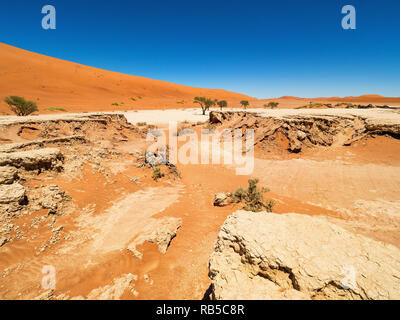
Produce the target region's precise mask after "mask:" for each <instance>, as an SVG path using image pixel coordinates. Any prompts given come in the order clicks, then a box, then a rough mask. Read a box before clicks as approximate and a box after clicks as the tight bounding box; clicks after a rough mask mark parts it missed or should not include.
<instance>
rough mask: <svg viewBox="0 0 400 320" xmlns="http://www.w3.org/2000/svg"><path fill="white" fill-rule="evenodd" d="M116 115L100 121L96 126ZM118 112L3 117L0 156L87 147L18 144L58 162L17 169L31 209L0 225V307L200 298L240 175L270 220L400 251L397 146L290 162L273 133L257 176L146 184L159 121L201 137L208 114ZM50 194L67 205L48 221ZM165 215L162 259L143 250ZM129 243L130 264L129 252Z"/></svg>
mask: <svg viewBox="0 0 400 320" xmlns="http://www.w3.org/2000/svg"><path fill="white" fill-rule="evenodd" d="M257 110H258V112H259V113H260V115H262V116H267V117H274V118H277V119H279V118H285V117H288V116H292V117H293V116H299V115H303V116H307V115H314V116H318V115H322V116H340V117H344V118H346V117H348V116H354V117H364V118H369V119H373V121H375V122H377V123H378V122H379V121H386V122H393V123H397V124H400V113H399V112H398V110H377V109H367V110H354V109H324V110H294V109H287V110H268V111H261V112H260V109H254V110H252V109H249V110H247V112H251V111H257ZM224 111H229V110H224ZM118 115H119V114H118V113H108V114H107V113H104V114H102V115H101V117H100V118H101V119H102V118H103V117H107V116H118ZM124 115H125V117H126V119H127V121H128V122H126V123H125V122H124V120H123V119H119V118H118V119H114V118H112V119H111V120H107V121H109V122H107V124H104V123H103V122H102V121H97V120H96V121H94V120H95V119H96V116H95V115H92V114H90V113H83V114H61V115H41V116H31V117H27V118H24V119H23V120H22V119H21V118H17V117H2V118H0V127H1V129H0V143H1V145H0V147H3V148H5V146H7V145H10V143H25V142H29V141H37V140H40V139H54V138H57V137H63V136H66V137H70V136H73V135H81V136H83V137H84V139H85V142H82V141H76V142H74V141H72V140H71V141H67V142H66V143H65V142H60V141H54V142H52V141H51V140H49V141H46V142H42V143H41V144H40V145H34V146H18V147H17V148H19V149H20V150H21V151H24V150H32V149H40V148H43V147H46V148H50V147H51V148H58V149H59V150H60V151H61V152H62V153H63V155H64V163H63V165H62V166H63V168H62V170H61V171H56V170H51V169H49V170H36V169H35V170H23V169H21V168H19V169H18V175H19V183H20V184H21V185H23V186H24V188H25V190H26V195H27V198H28V200H29V203H28V204H25V205H22V208H19V209H18V210H17V211H15V212H11V211H10V213H8V214H7V217H6V218H3V219H2V220H1V221H0V224H1V226H0V227H1V228H2V229H1V231H2V234H0V238H1V236H2V235H3V237H4V238H5V239H7V240H6V242H5V243H4V244H3V245H2V246H0V298H2V299H33V298H38V297H39V298H51V299H71V298H72V299H81V298H89V299H96V298H120V299H201V298H203V296H204V294H205V292H206V290H207V288H208V287H209V285H210V279H209V278H208V260H209V257H210V254H211V252H212V251H213V247H214V243H215V240H216V237H217V234H218V232H219V229H220V227H221V225H222V224H223V222H224V220H225V219H226V217H227V216H228V215H230V214H231V213H232V212H234V211H235V210H237V209H240V208H241V207H240V205H239V204H235V205H230V206H226V207H215V206H214V205H213V200H214V196H215V194H216V193H218V192H227V191H232V190H235V189H237V188H238V187H240V186H243V187H246V186H247V180H248V179H249V178H259V179H260V183H259V184H260V186H265V187H268V188H269V189H270V192H268V193H266V194H265V197H266V198H267V199H273V200H274V201H275V203H276V205H275V207H274V209H273V211H274V212H275V213H290V212H295V213H300V214H305V215H318V216H323V217H325V218H326V219H328V220H329V221H332V222H334V223H336V224H338V225H340V226H342V227H344V228H346V229H348V230H352V231H353V232H356V233H360V234H363V235H365V236H367V237H370V238H372V239H375V240H380V241H383V242H386V243H390V244H392V245H394V246H396V247H399V248H400V232H399V231H400V216H399V212H400V198H399V195H398V190H399V189H400V143H399V140H398V139H397V138H396V137H393V136H390V135H376V136H366V137H365V138H362V139H359V140H358V141H355V142H354V143H351V145H348V146H343V145H340V144H337V145H335V144H333V145H331V146H316V147H312V148H311V147H310V148H303V149H302V151H301V152H299V153H291V152H289V151H288V150H287V141H286V140H285V139H284V138H282V137H279V136H276V137H275V138H274V140H273V143H272V144H268V143H266V142H265V141H261V142H259V143H258V144H257V145H256V149H255V169H254V172H253V173H252V174H251V175H249V176H239V175H236V173H235V167H234V166H232V165H210V164H209V165H204V164H186V165H183V164H178V165H177V169H178V170H179V172H180V177H179V176H177V175H175V174H173V173H171V172H168V171H165V174H166V175H165V177H163V178H161V179H160V180H158V181H154V180H153V179H152V170H151V169H150V168H147V167H146V166H144V167H140V166H138V163H139V164H140V159H141V158H140V157H141V156H142V155H143V151H144V150H145V149H146V146H148V144H149V142H147V141H146V133H147V131H148V130H149V129H151V128H152V127H151V126H150V125H157V126H158V128H159V129H165V130H167V129H168V126H167V124H168V121H170V120H174V121H178V122H180V124H179V127H180V128H181V129H183V128H189V129H193V130H194V131H196V132H199V130H201V129H202V128H205V127H207V125H208V124H207V121H208V118H209V115H208V113H207V115H206V116H203V115H202V114H201V112H200V110H199V109H185V110H142V111H141V110H138V111H132V112H127V113H124ZM78 120H79V121H78ZM216 128H217V129H218V126H217V127H216ZM3 152H5V151H4V150H3ZM163 170H167V169H166V168H163ZM48 185H57V186H58V187H59V188H60V189H61V190H63V191H64V192H65V194H66V195H68V197H69V200H68V199H67V198H66V199H65V201H64V200H62V201H61V202H60V205H59V207H58V208H57V210H59V211H57V213H56V214H49V209H48V208H46V206H44V205H43V203H41V202H40V201H41V200H40V199H41V197H43V188H45V187H46V186H48ZM5 216H6V215H4V217H5ZM165 218H178V219H181V227H180V228H179V229H178V231H177V233H176V236H175V237H174V238H173V239H172V241H171V243H170V244H169V246H168V248H167V251H166V253H165V254H164V253H162V252H160V250H159V248H158V247H157V244H155V243H151V242H157V241H155V240H154V237H153V236H154V235H152V232H153V233H154V230H156V229H157V228H159V227H160V224H161V225H162V223H164V222H165V221H167V220H163V219H165ZM174 221H175V220H174ZM141 239H144V240H143V241H141ZM132 244H134V247H135V249H136V250H137V251H138V252H139V257H138V256H135V254H133V253H132V250H128V249H129V248H132ZM133 251H134V252H136V251H135V250H133ZM136 253H137V252H136ZM140 253H141V254H142V256H141V257H140ZM46 265H51V266H54V267H55V270H56V279H57V282H56V288H55V290H51V291H48V290H45V289H43V288H42V285H41V284H42V279H43V276H44V275H43V274H42V268H43V266H46Z"/></svg>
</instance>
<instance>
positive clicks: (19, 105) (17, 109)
mask: <svg viewBox="0 0 400 320" xmlns="http://www.w3.org/2000/svg"><path fill="white" fill-rule="evenodd" d="M4 102H5V103H7V104H8V105H9V107H10V109H11V110H12V111H13V112H14V113H15V114H16V115H17V116H27V115H30V114H31V113H33V112H35V111H39V109H38V107H37V105H36V103H35V102H32V101H26V100H25V99H24V98H22V97H18V96H10V97H7V98H6V99H5V100H4Z"/></svg>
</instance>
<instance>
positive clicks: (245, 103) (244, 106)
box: [240, 100, 250, 109]
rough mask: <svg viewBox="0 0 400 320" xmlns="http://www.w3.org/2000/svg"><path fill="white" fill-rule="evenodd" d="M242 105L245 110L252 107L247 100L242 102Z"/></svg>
mask: <svg viewBox="0 0 400 320" xmlns="http://www.w3.org/2000/svg"><path fill="white" fill-rule="evenodd" d="M240 104H241V106H242V107H243V108H245V109H246V108H247V107H248V106H249V105H250V103H249V102H248V101H247V100H242V101H240Z"/></svg>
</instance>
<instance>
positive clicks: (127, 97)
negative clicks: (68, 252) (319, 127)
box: [0, 43, 400, 114]
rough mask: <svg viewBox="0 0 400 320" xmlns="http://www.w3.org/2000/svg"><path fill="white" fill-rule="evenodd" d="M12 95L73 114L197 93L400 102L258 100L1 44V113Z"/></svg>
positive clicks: (182, 99)
mask: <svg viewBox="0 0 400 320" xmlns="http://www.w3.org/2000/svg"><path fill="white" fill-rule="evenodd" d="M9 95H18V96H23V97H24V98H26V99H29V100H32V101H36V102H37V104H38V106H39V110H40V113H49V112H52V111H49V110H46V109H48V108H51V107H53V108H63V109H65V110H66V111H68V112H83V111H110V110H132V109H177V108H190V107H194V106H196V105H194V104H193V97H195V96H207V97H211V98H214V99H225V100H227V101H228V103H229V106H230V107H239V106H240V103H239V102H240V101H241V100H244V99H245V100H249V102H250V105H251V106H252V107H262V106H263V105H264V104H266V103H268V102H269V101H277V102H279V103H280V105H279V107H282V108H291V107H297V106H301V105H304V104H307V103H308V102H309V101H313V102H322V103H324V102H325V103H334V102H353V103H362V104H366V103H374V104H392V105H400V98H386V97H382V96H379V95H364V96H360V97H345V98H338V97H334V98H312V99H309V98H298V97H292V96H285V97H281V98H276V99H262V100H258V99H256V98H253V97H249V96H246V95H243V94H239V93H235V92H229V91H226V90H221V89H202V88H195V87H188V86H183V85H177V84H173V83H169V82H165V81H160V80H153V79H148V78H143V77H137V76H131V75H126V74H122V73H117V72H111V71H106V70H101V69H97V68H93V67H88V66H84V65H80V64H77V63H74V62H69V61H64V60H60V59H56V58H51V57H47V56H44V55H40V54H36V53H32V52H29V51H26V50H22V49H19V48H16V47H12V46H9V45H6V44H3V43H0V114H10V113H11V112H10V110H9V108H8V106H7V105H6V104H5V103H4V102H3V99H4V98H5V97H6V96H9ZM132 98H133V99H135V100H133V99H132ZM115 103H117V104H118V105H115ZM113 104H114V105H113ZM53 112H54V111H53Z"/></svg>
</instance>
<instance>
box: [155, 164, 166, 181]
mask: <svg viewBox="0 0 400 320" xmlns="http://www.w3.org/2000/svg"><path fill="white" fill-rule="evenodd" d="M162 177H164V173H162V172H161V169H160V167H154V168H153V175H152V178H153V180H154V181H158V180H159V179H161V178H162Z"/></svg>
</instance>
